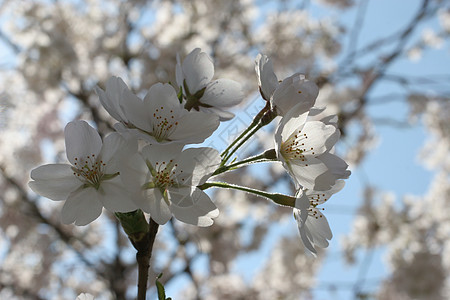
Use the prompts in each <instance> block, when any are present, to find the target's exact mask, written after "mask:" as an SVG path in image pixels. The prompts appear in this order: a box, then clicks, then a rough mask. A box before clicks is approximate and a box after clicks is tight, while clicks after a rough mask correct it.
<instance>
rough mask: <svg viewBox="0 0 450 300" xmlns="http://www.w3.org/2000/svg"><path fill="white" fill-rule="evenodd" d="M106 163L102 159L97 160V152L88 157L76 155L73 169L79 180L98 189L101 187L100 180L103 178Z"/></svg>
mask: <svg viewBox="0 0 450 300" xmlns="http://www.w3.org/2000/svg"><path fill="white" fill-rule="evenodd" d="M105 166H106V164H105V163H104V162H103V161H102V160H100V161H97V159H96V157H95V154H92V155H88V156H87V157H86V159H84V160H83V159H80V158H78V157H75V162H74V164H73V167H72V170H73V175H75V176H76V177H77V178H78V179H79V180H81V181H82V182H84V183H85V184H86V185H89V186H92V187H94V188H96V189H98V188H99V187H100V182H101V180H102V178H103V170H104V169H105Z"/></svg>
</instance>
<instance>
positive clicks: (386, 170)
mask: <svg viewBox="0 0 450 300" xmlns="http://www.w3.org/2000/svg"><path fill="white" fill-rule="evenodd" d="M420 3H421V1H419V0H410V1H389V0H372V1H369V4H368V8H367V14H366V17H365V20H364V23H363V27H362V28H361V31H360V34H359V39H358V47H360V46H363V45H366V44H367V43H370V42H371V41H374V40H376V39H377V38H380V37H383V36H386V35H389V34H391V33H393V32H396V31H397V30H399V29H402V28H403V26H404V25H405V24H407V23H408V22H409V20H410V19H411V17H412V16H413V15H414V13H415V12H416V10H417V8H418V7H419V4H420ZM311 11H312V13H313V15H315V16H317V17H319V16H320V17H323V16H325V15H324V12H325V11H326V12H329V10H322V9H320V7H319V8H317V7H315V6H312V8H311ZM331 17H333V18H339V19H342V20H343V21H344V23H346V24H348V25H349V26H350V25H351V24H353V23H354V18H355V9H352V10H350V11H348V12H342V11H339V10H336V11H335V12H334V13H332V15H331ZM0 24H1V23H0ZM426 27H430V28H434V29H438V28H439V25H438V23H437V20H436V18H435V19H434V20H432V21H428V22H427V23H426V25H425V26H422V27H421V28H419V30H418V31H417V33H416V36H418V34H419V33H420V32H421V29H424V28H426ZM347 42H348V41H343V44H344V46H345V45H346V43H347ZM443 47H445V50H444V51H442V50H429V51H428V52H425V53H424V56H423V57H422V59H421V60H420V61H418V62H411V61H409V60H407V59H406V58H402V59H399V60H398V62H396V63H395V64H394V65H392V66H391V68H389V69H388V72H389V73H393V74H413V75H417V76H423V77H426V76H427V75H430V74H448V70H449V66H450V64H449V61H450V60H449V51H448V45H447V44H444V46H443ZM10 56H11V54H9V53H6V54H5V53H4V52H2V54H1V55H0V62H1V64H2V65H3V66H4V65H5V63H6V61H8V59H6V58H5V57H10ZM415 89H416V90H418V91H423V92H432V90H431V89H429V88H427V87H424V86H418V87H417V88H415ZM391 93H404V89H402V88H401V87H399V86H398V85H396V84H392V83H389V82H383V83H382V84H380V85H378V86H376V87H375V88H374V89H373V90H372V91H371V95H372V96H383V95H388V94H391ZM407 113H408V108H407V105H405V103H403V102H401V101H397V102H392V103H389V104H383V105H371V106H369V109H368V114H369V115H370V116H373V117H374V118H392V119H395V120H398V121H403V120H405V119H406V116H407ZM246 121H248V120H246ZM375 131H376V134H377V136H378V138H379V142H378V146H377V147H376V148H375V149H374V150H373V151H372V152H370V153H369V155H368V156H367V158H366V160H365V161H364V163H363V164H362V165H361V166H360V167H358V168H355V169H352V172H353V173H352V176H351V177H350V179H349V180H347V184H346V187H345V188H344V190H343V191H341V192H340V193H338V194H336V195H334V196H333V198H332V199H331V200H330V202H329V203H327V205H328V206H329V207H328V209H327V206H325V208H326V211H325V214H326V216H327V218H328V221H329V223H330V226H331V228H332V231H333V233H334V238H333V240H332V241H331V243H330V247H329V249H328V251H329V254H330V255H329V258H328V259H327V260H326V262H325V264H324V266H323V268H322V269H321V272H320V275H319V277H318V281H317V282H318V287H319V288H318V289H316V290H315V291H314V294H315V296H317V299H330V298H331V297H332V298H333V299H351V298H352V297H353V291H352V285H353V284H354V283H355V280H356V279H357V278H358V272H359V270H360V265H358V264H357V265H356V266H353V267H348V266H346V265H345V264H344V263H343V261H342V260H341V259H336V258H339V255H340V253H341V252H340V248H339V240H340V238H341V237H342V236H343V235H345V234H347V233H348V231H349V230H350V228H351V223H352V221H353V218H354V215H355V213H356V210H357V208H358V207H359V205H360V204H361V201H362V192H363V188H364V186H365V185H366V184H370V185H373V186H375V187H377V188H379V189H380V190H383V191H389V192H393V193H394V194H395V195H396V196H397V200H400V198H401V196H402V195H405V194H415V195H422V194H424V193H426V191H427V189H428V186H429V183H430V181H431V178H432V173H431V172H430V171H429V170H426V169H425V168H424V166H423V165H421V164H420V162H419V160H418V159H417V154H418V152H419V150H420V149H421V147H422V146H423V145H424V143H425V138H426V133H425V130H424V128H423V127H422V126H421V124H420V122H418V123H417V124H415V125H413V126H411V127H408V128H395V127H392V126H388V125H383V124H376V126H375ZM286 230H289V231H291V232H292V233H293V234H294V235H296V234H297V228H296V224H295V222H294V221H293V220H292V222H291V223H290V224H283V225H277V226H275V227H274V228H273V229H272V231H271V234H270V235H269V237H268V239H267V240H266V241H265V242H264V247H263V248H262V249H261V251H258V252H256V253H253V254H250V255H248V256H246V257H245V258H242V259H241V261H244V260H245V261H246V263H245V264H244V263H243V264H240V265H239V266H237V267H236V271H237V272H239V273H244V272H245V270H246V269H248V266H249V265H252V264H255V263H256V264H257V263H258V262H259V261H261V260H262V259H264V258H265V257H267V256H268V255H269V253H270V252H269V250H270V246H271V242H272V241H273V240H274V239H275V236H276V235H277V234H278V233H279V231H283V232H285V231H286ZM299 243H300V240H299ZM299 251H302V249H301V248H300V247H299ZM383 253H384V249H380V250H379V251H377V252H375V254H374V256H373V258H372V261H371V263H370V265H369V273H368V274H369V276H368V277H367V279H369V280H370V279H380V278H382V277H383V276H385V275H386V274H387V269H386V268H385V267H384V264H383V263H380V262H382V260H383ZM364 255H365V254H364V253H358V257H359V258H360V259H363V257H364ZM203 262H204V261H203ZM203 262H202V259H200V260H199V261H198V262H197V265H198V266H200V267H201V265H202V264H203ZM253 271H254V270H253ZM250 273H251V274H252V273H253V272H250ZM251 274H250V275H251ZM246 277H247V278H246V279H250V278H248V277H249V274H247V275H246ZM182 282H185V281H184V279H180V280H177V281H174V282H173V283H171V284H169V285H168V286H167V294H168V295H169V296H175V298H176V295H177V291H178V289H179V286H178V285H179V284H180V283H182ZM329 283H336V284H337V285H339V284H343V283H348V289H342V290H340V289H339V290H337V291H335V292H334V293H330V291H329V290H327V289H323V287H324V286H328V284H329ZM375 283H376V282H375ZM368 284H369V285H368V290H369V291H370V290H373V288H374V287H375V285H370V282H368ZM342 286H346V285H342Z"/></svg>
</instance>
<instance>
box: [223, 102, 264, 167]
mask: <svg viewBox="0 0 450 300" xmlns="http://www.w3.org/2000/svg"><path fill="white" fill-rule="evenodd" d="M269 109H270V103H269V102H267V104H266V106H264V107H263V109H261V111H260V112H258V114H257V115H256V116H255V117H254V118H253V121H252V123H251V124H250V125H249V126H248V128H247V129H245V130H244V131H243V132H242V133H241V134H240V135H239V136H238V137H237V138H236V139H235V140H234V141H233V142H232V143H231V144H230V145H229V146H228V147H227V148H226V149H225V150H224V151H223V152H222V153H221V154H220V156H222V157H224V160H223V161H222V165H224V164H225V163H226V162H227V160H228V159H229V157H230V156H231V154H230V155H229V154H228V153H229V152H230V150H231V148H233V146H234V145H236V144H237V143H238V142H239V141H240V140H241V139H243V138H244V137H245V136H246V135H247V134H248V133H249V132H250V130H252V129H253V128H254V127H255V126H257V125H258V123H259V121H260V120H261V119H262V117H263V116H264V114H265V113H266V112H267V111H268V110H269ZM247 139H248V138H247ZM236 150H237V149H236ZM236 150H234V151H233V152H232V153H234V152H235V151H236ZM225 158H226V159H225Z"/></svg>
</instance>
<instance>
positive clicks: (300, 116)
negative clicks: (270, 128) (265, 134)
mask: <svg viewBox="0 0 450 300" xmlns="http://www.w3.org/2000/svg"><path fill="white" fill-rule="evenodd" d="M297 108H298V109H297ZM302 111H303V109H302V108H301V107H300V106H296V107H294V108H293V109H291V110H290V111H289V112H288V113H287V114H286V115H285V116H284V117H283V118H282V119H281V120H280V122H279V123H278V127H277V129H276V132H275V141H276V144H277V145H280V144H281V142H284V141H286V140H288V139H289V138H290V137H291V136H292V135H294V134H296V133H297V132H298V131H300V130H302V129H303V127H304V126H305V123H306V120H307V119H308V112H303V113H302Z"/></svg>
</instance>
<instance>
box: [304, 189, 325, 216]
mask: <svg viewBox="0 0 450 300" xmlns="http://www.w3.org/2000/svg"><path fill="white" fill-rule="evenodd" d="M308 199H309V208H308V215H309V216H311V217H313V218H316V219H319V218H322V215H321V214H319V210H325V209H324V208H318V207H317V205H319V204H322V203H324V202H325V201H327V200H328V199H327V198H325V194H312V195H309V196H308Z"/></svg>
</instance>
